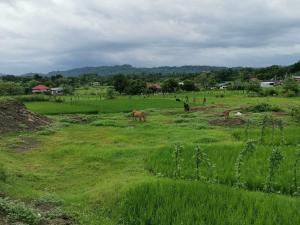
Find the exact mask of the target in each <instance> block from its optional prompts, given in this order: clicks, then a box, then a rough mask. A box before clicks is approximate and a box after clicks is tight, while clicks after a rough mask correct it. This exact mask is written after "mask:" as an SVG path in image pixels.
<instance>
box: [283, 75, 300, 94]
mask: <svg viewBox="0 0 300 225" xmlns="http://www.w3.org/2000/svg"><path fill="white" fill-rule="evenodd" d="M282 88H283V93H284V94H285V95H286V96H287V97H293V96H296V95H298V93H299V86H298V84H297V82H296V81H295V80H294V79H293V78H291V77H288V78H286V79H285V80H284V81H283V85H282Z"/></svg>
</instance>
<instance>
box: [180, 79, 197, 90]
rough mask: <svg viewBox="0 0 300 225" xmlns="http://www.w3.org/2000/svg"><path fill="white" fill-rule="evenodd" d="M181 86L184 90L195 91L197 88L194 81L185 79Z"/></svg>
mask: <svg viewBox="0 0 300 225" xmlns="http://www.w3.org/2000/svg"><path fill="white" fill-rule="evenodd" d="M181 88H182V90H184V91H195V90H197V87H196V85H195V83H194V82H193V81H192V80H185V81H184V82H183V85H182V87H181Z"/></svg>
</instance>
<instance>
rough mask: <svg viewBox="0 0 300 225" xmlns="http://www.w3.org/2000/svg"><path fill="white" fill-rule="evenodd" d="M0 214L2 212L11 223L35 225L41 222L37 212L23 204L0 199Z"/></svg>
mask: <svg viewBox="0 0 300 225" xmlns="http://www.w3.org/2000/svg"><path fill="white" fill-rule="evenodd" d="M0 212H3V213H4V214H5V215H6V216H7V218H8V219H9V221H11V222H23V223H26V224H30V225H37V224H39V223H40V221H41V215H40V214H39V212H38V211H37V210H35V209H33V208H31V207H28V206H26V205H25V204H24V203H23V202H18V201H13V200H10V199H8V198H0Z"/></svg>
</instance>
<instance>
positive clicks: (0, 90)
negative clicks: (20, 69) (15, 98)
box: [0, 80, 25, 96]
mask: <svg viewBox="0 0 300 225" xmlns="http://www.w3.org/2000/svg"><path fill="white" fill-rule="evenodd" d="M24 93H25V89H24V87H22V85H21V84H19V83H16V82H11V81H6V82H3V81H1V80H0V95H4V96H5V95H21V94H24Z"/></svg>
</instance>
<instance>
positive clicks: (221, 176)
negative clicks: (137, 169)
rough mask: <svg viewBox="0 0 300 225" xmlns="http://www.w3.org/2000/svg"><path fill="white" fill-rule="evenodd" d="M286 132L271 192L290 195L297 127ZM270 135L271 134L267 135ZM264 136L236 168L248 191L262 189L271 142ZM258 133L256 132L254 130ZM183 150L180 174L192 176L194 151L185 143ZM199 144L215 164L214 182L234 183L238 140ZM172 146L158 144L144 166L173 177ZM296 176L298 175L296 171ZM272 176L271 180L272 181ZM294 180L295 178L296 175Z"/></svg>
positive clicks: (207, 173) (206, 171)
mask: <svg viewBox="0 0 300 225" xmlns="http://www.w3.org/2000/svg"><path fill="white" fill-rule="evenodd" d="M287 130H288V132H287V134H288V135H286V136H287V137H286V139H287V142H288V143H289V144H288V145H281V146H280V149H281V152H282V156H283V160H282V162H281V163H280V164H279V165H278V168H276V176H274V177H273V176H272V186H273V188H274V191H276V192H281V193H284V194H291V195H292V194H293V192H294V191H295V188H294V186H295V184H294V179H295V178H294V167H295V166H294V163H295V152H296V145H295V144H296V142H297V140H298V139H297V137H298V135H297V133H296V134H295V133H294V134H293V132H295V131H298V130H299V129H298V128H297V129H295V130H294V129H291V130H290V129H287ZM270 135H271V134H270ZM270 135H269V134H267V135H266V141H265V142H266V144H264V145H257V147H256V150H255V151H254V152H252V153H251V156H250V157H248V158H247V160H246V161H245V162H243V168H242V170H240V169H239V172H238V177H242V178H243V180H242V181H240V182H242V183H243V185H242V186H243V187H245V188H247V189H249V190H259V191H264V184H265V183H266V178H267V176H268V175H269V172H270V168H269V165H270V163H269V160H270V156H271V154H272V150H273V145H272V141H271V140H270V139H271V136H270ZM257 136H259V131H257ZM276 141H278V143H280V142H281V138H278V140H277V139H276ZM184 147H185V151H183V153H182V156H181V157H182V159H183V163H182V164H181V177H182V178H183V179H187V180H193V179H195V175H194V174H195V156H194V155H195V153H194V152H195V151H194V147H195V146H193V145H191V144H189V145H185V146H184ZM201 147H202V148H203V149H204V150H205V151H206V152H207V155H208V157H209V158H210V160H211V162H212V163H213V164H215V171H216V175H215V177H216V181H217V182H219V183H221V184H226V185H229V186H234V185H236V182H239V181H238V180H237V174H236V172H237V170H236V169H237V168H236V162H237V158H238V156H239V154H240V151H241V149H243V144H242V143H241V142H232V141H227V142H217V143H205V144H202V145H201ZM171 155H172V147H171V146H170V147H162V148H160V149H158V150H156V151H154V153H152V154H151V155H150V156H149V158H148V159H147V160H146V166H145V167H146V169H148V170H149V171H150V172H152V173H154V174H159V175H160V176H164V177H171V178H172V177H173V176H174V174H173V171H174V169H175V164H174V162H173V161H172V157H171ZM201 175H202V176H205V177H210V176H211V170H210V169H209V167H204V168H201ZM296 175H297V176H299V175H298V174H296ZM273 179H274V180H273ZM296 179H297V177H296Z"/></svg>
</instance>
